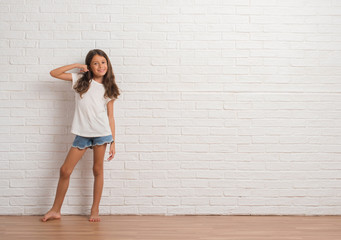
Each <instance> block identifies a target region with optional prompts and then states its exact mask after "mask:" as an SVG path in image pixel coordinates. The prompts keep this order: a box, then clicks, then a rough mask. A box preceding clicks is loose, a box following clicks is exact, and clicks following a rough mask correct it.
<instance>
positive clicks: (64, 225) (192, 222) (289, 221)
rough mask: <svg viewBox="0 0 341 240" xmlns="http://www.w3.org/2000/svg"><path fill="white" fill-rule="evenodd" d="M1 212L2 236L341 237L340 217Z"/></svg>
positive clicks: (99, 239) (163, 239)
mask: <svg viewBox="0 0 341 240" xmlns="http://www.w3.org/2000/svg"><path fill="white" fill-rule="evenodd" d="M39 219H40V216H0V239H1V240H12V239H15V240H18V239H34V240H36V239H43V240H51V239H58V240H64V239H72V240H76V239H82V240H88V239H94V240H106V239H108V240H109V239H110V240H114V239H119V240H127V239H131V240H136V239H137V240H141V239H146V240H147V239H148V240H152V239H159V240H169V239H176V240H191V239H200V240H202V239H207V240H208V239H209V240H218V239H219V240H222V239H224V240H229V239H233V240H248V239H250V240H251V239H252V240H258V239H259V240H267V239H271V240H282V239H290V240H296V239H309V240H315V239H319V240H340V239H341V216H308V217H307V216H102V221H101V222H99V223H90V222H88V221H87V216H63V217H62V219H61V220H53V221H48V222H45V223H44V222H40V220H39Z"/></svg>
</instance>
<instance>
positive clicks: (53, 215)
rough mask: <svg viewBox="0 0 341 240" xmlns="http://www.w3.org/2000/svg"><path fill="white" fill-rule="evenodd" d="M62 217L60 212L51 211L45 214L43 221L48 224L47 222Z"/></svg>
mask: <svg viewBox="0 0 341 240" xmlns="http://www.w3.org/2000/svg"><path fill="white" fill-rule="evenodd" d="M60 217H61V215H60V212H56V211H53V210H50V211H48V212H47V213H46V214H45V216H44V217H43V218H42V219H41V221H43V222H46V221H47V220H52V219H60Z"/></svg>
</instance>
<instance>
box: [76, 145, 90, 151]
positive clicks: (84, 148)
mask: <svg viewBox="0 0 341 240" xmlns="http://www.w3.org/2000/svg"><path fill="white" fill-rule="evenodd" d="M72 147H74V148H78V149H79V150H84V149H86V148H91V146H86V147H84V148H81V147H78V146H73V145H72Z"/></svg>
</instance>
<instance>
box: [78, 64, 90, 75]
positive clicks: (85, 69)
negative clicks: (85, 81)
mask: <svg viewBox="0 0 341 240" xmlns="http://www.w3.org/2000/svg"><path fill="white" fill-rule="evenodd" d="M78 68H79V69H80V72H81V73H84V72H87V71H89V69H88V66H87V65H85V64H80V65H79V67H78Z"/></svg>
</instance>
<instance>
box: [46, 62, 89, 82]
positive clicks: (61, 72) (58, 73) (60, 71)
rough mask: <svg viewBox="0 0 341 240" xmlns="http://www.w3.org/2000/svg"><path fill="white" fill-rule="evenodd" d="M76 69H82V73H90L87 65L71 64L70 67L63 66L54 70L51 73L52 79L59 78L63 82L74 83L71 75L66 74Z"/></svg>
mask: <svg viewBox="0 0 341 240" xmlns="http://www.w3.org/2000/svg"><path fill="white" fill-rule="evenodd" d="M74 68H80V69H81V71H82V72H87V71H89V70H88V67H87V66H86V65H84V64H80V63H74V64H70V65H66V66H62V67H59V68H56V69H53V70H52V71H51V72H50V75H51V76H52V77H55V78H59V79H62V80H66V81H72V75H71V73H65V72H66V71H69V70H71V69H74Z"/></svg>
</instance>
